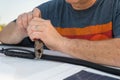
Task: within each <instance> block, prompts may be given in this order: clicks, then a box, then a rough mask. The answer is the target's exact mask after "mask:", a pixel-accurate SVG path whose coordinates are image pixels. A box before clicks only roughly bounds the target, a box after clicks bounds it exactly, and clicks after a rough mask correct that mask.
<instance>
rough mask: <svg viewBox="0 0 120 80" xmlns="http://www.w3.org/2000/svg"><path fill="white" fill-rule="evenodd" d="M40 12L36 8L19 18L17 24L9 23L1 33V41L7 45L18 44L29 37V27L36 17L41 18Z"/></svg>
mask: <svg viewBox="0 0 120 80" xmlns="http://www.w3.org/2000/svg"><path fill="white" fill-rule="evenodd" d="M40 16H41V15H40V10H39V9H37V8H35V9H34V10H33V11H32V12H28V13H24V14H21V15H20V16H18V18H17V20H16V22H11V23H9V24H8V25H7V26H6V27H4V28H3V30H2V31H1V32H0V41H1V42H2V43H5V44H17V43H19V42H21V41H22V40H23V39H24V38H25V37H28V34H27V30H26V29H27V27H28V24H29V22H30V21H31V20H32V19H33V18H34V17H40Z"/></svg>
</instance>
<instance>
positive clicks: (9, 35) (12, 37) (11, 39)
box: [0, 22, 23, 44]
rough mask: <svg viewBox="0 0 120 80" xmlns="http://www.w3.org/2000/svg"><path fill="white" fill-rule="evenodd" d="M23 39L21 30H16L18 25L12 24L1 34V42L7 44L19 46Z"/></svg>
mask: <svg viewBox="0 0 120 80" xmlns="http://www.w3.org/2000/svg"><path fill="white" fill-rule="evenodd" d="M22 39H23V36H22V34H20V33H19V30H16V23H15V22H11V23H9V24H8V25H7V26H6V27H4V28H3V30H2V31H1V32H0V41H1V42H2V43H5V44H17V43H19V42H20V41H21V40H22Z"/></svg>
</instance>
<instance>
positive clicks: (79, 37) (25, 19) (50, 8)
mask: <svg viewBox="0 0 120 80" xmlns="http://www.w3.org/2000/svg"><path fill="white" fill-rule="evenodd" d="M119 21H120V1H119V0H52V1H49V2H47V3H44V4H42V5H40V6H38V7H37V8H35V9H34V10H33V11H32V12H28V13H24V14H22V15H20V16H18V18H17V20H16V21H14V22H11V23H9V24H8V25H7V26H6V27H5V28H4V29H3V31H2V32H1V33H0V41H1V42H2V43H6V44H18V43H20V42H21V41H22V40H23V39H24V38H26V37H30V39H31V40H32V41H34V40H35V39H40V40H42V41H43V42H44V44H45V45H46V46H47V47H48V48H49V49H51V50H56V51H60V52H63V53H66V54H69V55H72V56H73V57H75V58H80V59H83V60H88V61H91V62H94V63H99V64H106V65H112V66H118V67H120V38H119V37H120V31H119V30H120V22H119ZM25 41H26V40H25ZM28 42H29V40H28V39H27V41H26V42H24V41H23V43H24V44H27V43H28Z"/></svg>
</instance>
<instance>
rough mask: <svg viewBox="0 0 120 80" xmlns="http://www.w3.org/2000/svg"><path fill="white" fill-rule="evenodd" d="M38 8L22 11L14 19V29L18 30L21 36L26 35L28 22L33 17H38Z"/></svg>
mask: <svg viewBox="0 0 120 80" xmlns="http://www.w3.org/2000/svg"><path fill="white" fill-rule="evenodd" d="M40 16H41V15H40V10H39V9H37V8H35V9H34V10H33V11H32V12H28V13H23V14H21V15H19V16H18V18H17V20H16V29H17V31H18V32H19V34H21V35H22V37H23V38H24V37H27V36H28V34H27V30H26V29H27V27H28V25H29V22H30V21H31V20H32V19H33V18H34V17H40Z"/></svg>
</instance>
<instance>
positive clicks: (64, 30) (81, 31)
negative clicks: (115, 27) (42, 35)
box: [56, 22, 112, 36]
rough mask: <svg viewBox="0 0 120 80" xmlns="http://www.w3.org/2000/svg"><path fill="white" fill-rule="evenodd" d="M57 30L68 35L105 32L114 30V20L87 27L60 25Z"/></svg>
mask: <svg viewBox="0 0 120 80" xmlns="http://www.w3.org/2000/svg"><path fill="white" fill-rule="evenodd" d="M56 30H57V31H58V32H59V33H60V34H61V35H68V36H74V35H76V36H77V35H91V34H99V33H104V32H107V31H111V30H112V22H109V23H106V24H101V25H95V26H87V27H85V28H60V27H57V28H56Z"/></svg>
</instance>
